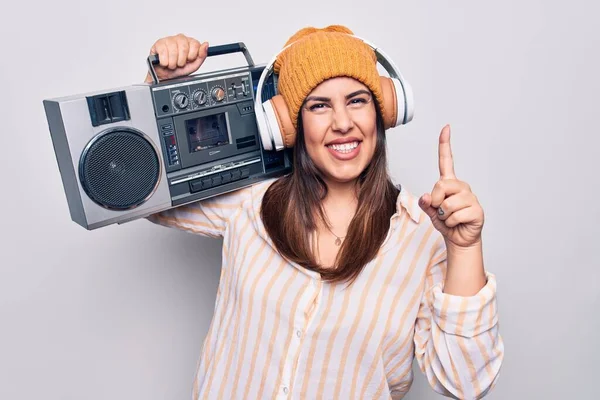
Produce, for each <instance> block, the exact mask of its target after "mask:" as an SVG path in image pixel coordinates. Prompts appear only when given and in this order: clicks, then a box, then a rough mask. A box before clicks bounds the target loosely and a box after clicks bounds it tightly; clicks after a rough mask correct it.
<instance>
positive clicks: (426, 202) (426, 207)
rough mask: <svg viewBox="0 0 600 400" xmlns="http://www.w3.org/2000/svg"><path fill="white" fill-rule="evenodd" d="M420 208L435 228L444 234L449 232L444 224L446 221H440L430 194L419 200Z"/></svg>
mask: <svg viewBox="0 0 600 400" xmlns="http://www.w3.org/2000/svg"><path fill="white" fill-rule="evenodd" d="M419 207H421V209H422V210H423V211H424V212H425V214H427V216H429V219H431V222H432V223H433V226H434V227H435V228H436V229H437V230H438V231H439V232H441V233H442V234H445V233H446V232H447V231H448V227H447V226H446V225H445V224H444V221H440V220H439V218H438V217H437V210H436V209H435V208H433V207H431V196H430V195H429V194H428V193H425V194H424V195H423V196H421V197H420V198H419Z"/></svg>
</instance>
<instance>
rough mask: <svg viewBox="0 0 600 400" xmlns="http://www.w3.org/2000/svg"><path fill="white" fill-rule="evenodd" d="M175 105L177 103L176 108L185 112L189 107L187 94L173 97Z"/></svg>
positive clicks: (178, 94)
mask: <svg viewBox="0 0 600 400" xmlns="http://www.w3.org/2000/svg"><path fill="white" fill-rule="evenodd" d="M173 103H175V107H176V108H178V109H179V110H183V109H184V108H187V106H188V97H187V95H186V94H185V93H177V94H176V95H175V96H173Z"/></svg>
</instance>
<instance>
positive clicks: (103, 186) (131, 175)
mask: <svg viewBox="0 0 600 400" xmlns="http://www.w3.org/2000/svg"><path fill="white" fill-rule="evenodd" d="M160 173H161V166H160V160H159V157H158V154H157V153H156V149H155V147H154V146H153V145H152V143H150V141H149V140H148V139H147V138H146V136H145V135H144V134H143V133H142V132H140V131H138V130H136V129H133V128H130V127H118V128H111V129H107V130H105V131H102V132H100V133H99V134H98V135H96V136H95V137H94V138H93V139H92V140H91V141H90V142H89V143H88V145H87V146H86V148H85V150H84V151H83V152H82V154H81V158H80V160H79V180H80V182H81V185H82V187H83V189H84V190H85V192H86V193H87V195H88V196H89V197H90V199H92V200H93V201H94V202H96V203H97V204H99V205H101V206H102V207H105V208H108V209H114V210H127V209H131V208H134V207H137V206H139V205H140V204H143V203H144V202H145V201H146V200H147V199H148V198H149V197H150V196H151V195H152V193H154V190H156V187H157V186H158V182H159V180H160Z"/></svg>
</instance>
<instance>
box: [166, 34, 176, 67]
mask: <svg viewBox="0 0 600 400" xmlns="http://www.w3.org/2000/svg"><path fill="white" fill-rule="evenodd" d="M167 48H168V49H169V65H168V67H169V69H175V68H176V67H177V57H178V54H177V53H178V52H177V41H176V40H174V39H170V40H169V41H168V42H167Z"/></svg>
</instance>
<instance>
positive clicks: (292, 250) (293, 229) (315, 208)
mask: <svg viewBox="0 0 600 400" xmlns="http://www.w3.org/2000/svg"><path fill="white" fill-rule="evenodd" d="M375 110H376V119H377V121H376V122H377V141H376V145H375V152H374V154H373V158H372V160H371V162H370V163H369V165H368V166H367V167H366V168H365V169H364V171H363V172H362V173H361V174H360V176H359V179H358V181H357V185H358V187H357V190H358V206H357V209H356V214H355V215H354V217H353V218H352V220H351V222H350V226H349V227H348V232H347V234H346V238H345V240H344V242H343V244H342V245H341V247H340V250H339V252H338V254H337V257H336V260H335V264H334V266H332V267H324V266H321V265H319V264H318V263H317V261H316V257H315V254H313V252H312V251H311V242H310V234H311V232H312V231H314V230H315V229H316V227H317V224H316V218H320V219H321V221H322V222H323V224H324V225H326V224H327V220H326V218H325V213H324V211H323V206H322V200H323V199H324V198H325V196H326V195H327V186H326V184H325V182H324V180H323V178H322V176H321V173H320V171H319V170H318V169H317V167H316V166H315V164H314V162H313V161H312V159H311V158H310V157H309V155H308V151H307V149H306V144H305V140H304V130H303V126H302V115H301V114H302V113H301V112H300V113H299V116H298V136H297V139H296V143H295V146H294V150H293V171H292V173H291V174H289V175H286V176H284V177H282V178H279V179H278V180H277V181H275V182H274V183H273V184H271V186H270V187H269V188H268V189H267V191H266V192H265V194H264V196H263V199H262V204H261V213H260V215H261V218H262V221H263V224H264V226H265V228H266V231H267V233H268V234H269V236H270V237H271V239H272V240H273V243H274V245H275V247H276V248H277V251H279V253H280V254H281V255H282V256H283V257H284V258H287V259H288V260H290V261H293V262H296V263H297V264H299V265H301V266H302V267H304V268H306V269H308V270H312V271H316V272H318V273H320V274H321V277H322V279H323V280H326V281H330V282H342V281H352V280H354V279H355V278H356V277H357V276H358V275H359V274H360V272H361V271H362V269H363V268H364V266H365V265H366V264H367V263H368V262H370V261H371V260H372V259H373V258H375V256H376V255H377V252H378V251H379V248H380V246H381V244H382V243H383V241H384V240H385V237H386V235H387V232H388V229H389V226H390V218H391V216H392V215H393V214H394V213H395V212H396V200H397V196H398V192H399V190H398V189H397V188H396V187H395V186H394V184H393V183H392V181H391V179H390V177H389V174H388V171H387V154H386V139H385V128H384V125H383V118H382V115H381V111H380V108H379V105H378V103H377V102H375Z"/></svg>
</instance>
